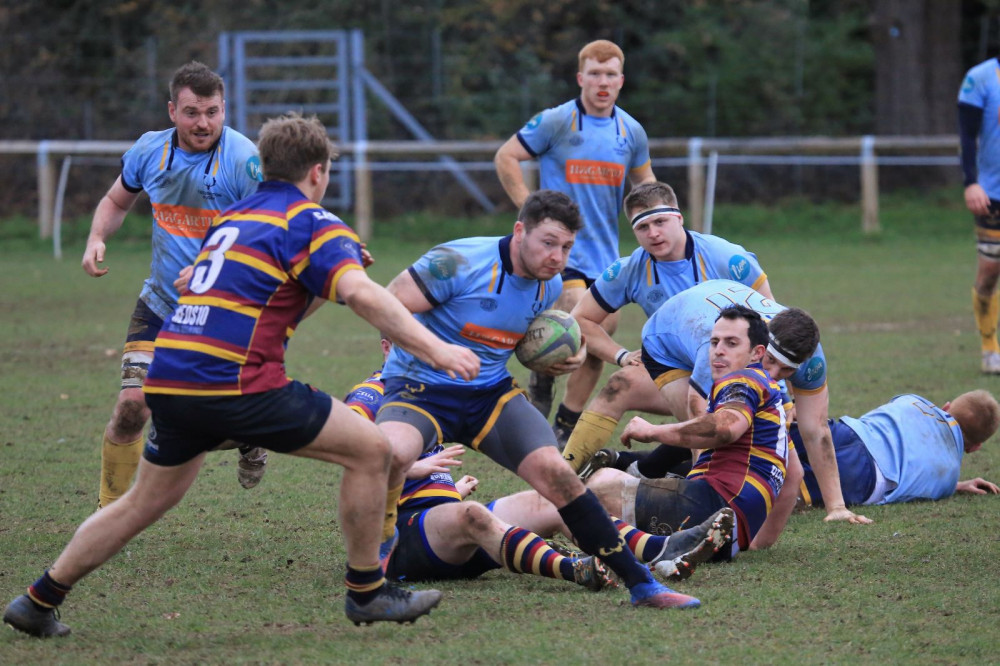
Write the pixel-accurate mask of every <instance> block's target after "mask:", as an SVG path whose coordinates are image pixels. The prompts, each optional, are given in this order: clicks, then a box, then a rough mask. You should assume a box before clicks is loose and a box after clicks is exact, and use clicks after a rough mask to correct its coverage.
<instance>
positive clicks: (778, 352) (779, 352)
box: [767, 334, 802, 369]
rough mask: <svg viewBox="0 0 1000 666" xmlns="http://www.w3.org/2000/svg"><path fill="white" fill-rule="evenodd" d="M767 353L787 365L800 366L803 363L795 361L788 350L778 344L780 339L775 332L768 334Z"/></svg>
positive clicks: (790, 366)
mask: <svg viewBox="0 0 1000 666" xmlns="http://www.w3.org/2000/svg"><path fill="white" fill-rule="evenodd" d="M767 353H769V354H770V355H771V356H773V357H774V358H775V359H777V360H778V362H779V363H781V364H782V365H787V366H788V367H789V368H796V369H797V368H798V367H799V366H800V365H802V364H801V363H796V362H795V361H793V360H791V359H790V358H788V352H786V351H785V350H784V349H782V348H781V346H780V345H779V344H778V339H777V338H775V337H774V334H769V335H768V343H767Z"/></svg>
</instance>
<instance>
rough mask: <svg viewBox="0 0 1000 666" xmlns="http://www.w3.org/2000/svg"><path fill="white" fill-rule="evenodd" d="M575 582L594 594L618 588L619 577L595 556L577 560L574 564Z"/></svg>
mask: <svg viewBox="0 0 1000 666" xmlns="http://www.w3.org/2000/svg"><path fill="white" fill-rule="evenodd" d="M573 580H574V581H575V582H576V584H577V585H582V586H583V587H585V588H587V589H588V590H590V591H592V592H600V591H601V590H603V589H604V588H606V587H618V580H617V576H615V575H614V574H612V573H611V571H610V570H609V569H608V568H607V567H606V566H604V563H602V562H601V561H600V560H599V559H597V558H596V557H594V556H593V555H590V556H587V557H582V558H577V559H576V561H574V562H573Z"/></svg>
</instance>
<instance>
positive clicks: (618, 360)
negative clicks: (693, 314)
mask: <svg viewBox="0 0 1000 666" xmlns="http://www.w3.org/2000/svg"><path fill="white" fill-rule="evenodd" d="M677 206H678V204H677V195H676V194H675V193H674V190H673V188H671V187H670V186H669V185H667V184H666V183H660V182H651V183H643V184H642V185H638V186H636V187H634V188H633V189H632V191H631V192H629V195H628V196H627V197H625V214H626V215H627V216H628V218H629V220H630V221H631V223H632V233H633V234H635V239H636V240H637V241H638V242H639V248H638V249H636V250H635V251H634V252H633V253H632V254H630V255H629V256H627V257H621V258H619V259H618V260H617V261H616V262H614V263H613V264H611V265H610V266H608V267H607V268H606V269H605V271H604V272H603V273H602V274H601V276H600V277H599V278H597V280H595V281H594V283H593V284H592V285H590V288H589V289H588V290H587V291H586V292H585V293H584V294H583V296H582V297H581V298H580V300H579V302H578V303H577V304H576V306H574V308H573V312H572V314H573V316H574V317H575V318H576V320H577V321H578V322H579V323H580V328H581V330H582V332H583V335H584V336H585V337H586V338H587V352H588V353H589V354H590V355H591V356H592V357H596V358H599V359H601V360H602V361H604V362H606V363H613V364H614V365H617V366H621V369H620V370H617V371H615V373H614V374H613V375H612V376H611V378H610V379H608V381H607V383H606V384H605V387H606V388H605V389H604V391H603V392H602V393H601V394H600V395H599V396H598V397H596V398H595V400H594V402H593V403H592V404H591V405H587V409H586V411H583V413H582V414H581V411H582V410H583V409H584V405H585V404H586V402H587V400H588V399H589V398H590V394H591V393H592V392H593V390H594V386H595V385H596V383H597V380H598V379H599V374H598V375H594V376H592V377H590V380H589V381H587V376H585V375H582V374H580V373H577V374H576V375H574V376H573V377H572V378H571V380H570V381H569V382H568V383H567V385H566V396H565V397H564V398H563V404H561V405H559V410H558V413H557V414H556V421H555V428H556V435H557V437H558V438H559V443H560V446H566V445H567V440H568V441H569V442H570V444H569V448H570V450H571V451H573V450H577V448H578V447H581V446H582V447H583V448H584V450H587V446H588V445H587V444H586V442H588V441H590V440H591V439H593V438H595V437H596V439H597V442H598V446H601V445H603V444H604V442H605V441H607V427H608V426H609V425H610V426H611V429H612V430H613V429H614V427H615V425H617V420H618V419H619V418H620V417H621V415H620V414H618V415H617V416H616V415H614V414H609V413H608V410H605V409H603V408H602V402H603V401H604V397H605V396H606V395H607V394H608V393H616V392H617V393H624V394H626V395H627V399H628V404H629V407H628V409H634V410H637V411H643V412H652V413H654V414H674V415H675V416H677V418H678V420H680V421H683V420H684V419H686V418H688V417H689V416H690V415H689V414H688V413H687V403H686V397H687V394H686V392H684V393H683V394H682V395H681V396H680V397H679V399H675V397H674V396H672V395H670V394H668V395H663V394H661V393H660V391H659V390H658V389H657V387H656V385H655V384H654V383H653V382H652V380H651V379H650V378H649V373H647V372H646V370H645V368H643V367H642V358H641V354H640V352H639V351H631V352H630V351H628V350H627V349H625V348H624V347H622V346H621V345H620V344H618V343H617V342H616V341H615V340H614V339H613V338H612V337H611V336H610V335H609V334H608V332H607V331H606V330H605V329H604V324H605V322H606V321H608V320H609V319H610V318H613V317H617V313H618V312H619V311H620V310H621V309H622V308H623V307H625V306H626V305H628V304H629V303H635V304H636V305H638V306H639V307H640V308H642V311H643V312H644V313H645V314H646V316H647V317H651V316H652V315H653V313H654V312H656V310H657V309H658V308H659V307H660V306H661V305H663V304H664V303H665V302H666V301H667V300H669V299H670V298H672V297H673V296H675V295H677V294H679V293H680V292H682V291H684V290H686V289H690V288H691V287H693V286H695V285H696V284H698V283H700V282H704V281H706V280H712V279H718V278H729V279H732V280H735V281H737V282H740V283H742V284H745V285H747V286H748V287H752V288H753V289H756V290H757V291H759V292H760V293H761V294H763V295H764V296H766V297H768V298H771V287H770V284H768V281H767V275H766V274H765V273H764V270H763V269H762V268H761V266H760V263H759V262H758V261H757V257H756V255H754V253H753V252H748V251H747V250H746V249H745V248H743V247H742V246H740V245H736V244H735V243H730V242H729V241H727V240H725V239H724V238H720V237H718V236H710V235H707V234H700V233H697V232H694V231H689V230H687V229H685V228H684V216H683V214H682V213H681V211H680V209H679V208H678V207H677ZM610 421H614V425H612V424H611V423H610ZM589 450H591V451H592V450H593V448H590V449H589ZM570 464H573V461H572V460H570Z"/></svg>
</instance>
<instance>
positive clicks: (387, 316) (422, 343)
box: [344, 280, 443, 365]
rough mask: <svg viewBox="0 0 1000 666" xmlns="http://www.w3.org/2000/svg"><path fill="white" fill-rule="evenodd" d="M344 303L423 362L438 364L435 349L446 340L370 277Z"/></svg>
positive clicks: (345, 297)
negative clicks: (427, 326)
mask: <svg viewBox="0 0 1000 666" xmlns="http://www.w3.org/2000/svg"><path fill="white" fill-rule="evenodd" d="M344 302H345V303H346V304H347V306H348V307H349V308H351V310H353V311H354V312H355V313H356V314H357V315H358V316H359V317H361V318H362V319H364V320H365V321H367V322H368V323H369V324H371V325H372V326H374V327H376V328H377V329H379V330H380V331H383V332H384V333H385V334H386V335H388V336H389V339H390V340H392V341H393V343H394V344H398V345H399V346H400V347H402V348H403V349H405V350H406V351H408V352H410V353H411V354H413V355H414V356H416V357H417V358H419V359H420V360H421V361H424V362H426V363H431V364H432V365H433V364H434V360H433V358H432V357H433V355H434V352H435V351H436V350H437V349H438V347H439V346H440V345H442V344H443V343H442V342H441V340H440V339H439V338H438V337H437V336H435V335H434V334H433V333H431V332H430V331H429V330H428V329H427V328H425V327H424V326H423V325H422V324H421V323H420V322H419V321H417V320H416V318H414V316H413V314H412V313H411V312H410V311H409V310H408V309H406V307H405V306H404V305H403V304H402V303H401V302H400V301H399V299H397V298H396V297H395V296H393V295H392V294H391V293H390V292H389V291H388V290H387V289H386V288H385V287H383V286H381V285H379V284H378V283H376V282H372V281H371V280H366V284H363V285H361V286H360V287H358V288H356V289H354V290H352V291H351V293H350V294H347V295H345V296H344Z"/></svg>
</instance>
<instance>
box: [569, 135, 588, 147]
mask: <svg viewBox="0 0 1000 666" xmlns="http://www.w3.org/2000/svg"><path fill="white" fill-rule="evenodd" d="M584 141H586V139H584V138H583V136H582V135H581V134H580V133H579V132H575V133H574V134H573V136H571V137H570V138H569V145H571V146H582V145H583V142H584Z"/></svg>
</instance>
